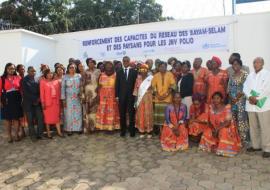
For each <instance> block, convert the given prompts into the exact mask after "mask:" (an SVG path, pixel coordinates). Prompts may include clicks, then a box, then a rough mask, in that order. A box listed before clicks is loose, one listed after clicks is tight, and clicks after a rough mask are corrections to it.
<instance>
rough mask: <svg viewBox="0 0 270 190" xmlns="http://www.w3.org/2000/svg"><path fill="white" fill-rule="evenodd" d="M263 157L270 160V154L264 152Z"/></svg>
mask: <svg viewBox="0 0 270 190" xmlns="http://www.w3.org/2000/svg"><path fill="white" fill-rule="evenodd" d="M262 157H263V158H270V152H263V154H262Z"/></svg>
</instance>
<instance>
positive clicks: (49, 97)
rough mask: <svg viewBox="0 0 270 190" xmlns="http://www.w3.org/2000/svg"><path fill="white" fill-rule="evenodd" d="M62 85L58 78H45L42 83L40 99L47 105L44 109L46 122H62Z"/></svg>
mask: <svg viewBox="0 0 270 190" xmlns="http://www.w3.org/2000/svg"><path fill="white" fill-rule="evenodd" d="M60 89H61V87H60V82H59V81H58V80H53V81H47V80H43V82H42V83H41V84H40V99H41V103H42V104H43V105H45V109H44V110H43V114H44V122H45V124H57V123H60V96H61V92H60V91H61V90H60Z"/></svg>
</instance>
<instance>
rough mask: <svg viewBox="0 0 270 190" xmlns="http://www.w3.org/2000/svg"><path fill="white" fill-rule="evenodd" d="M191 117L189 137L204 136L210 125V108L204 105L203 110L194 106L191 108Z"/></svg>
mask: <svg viewBox="0 0 270 190" xmlns="http://www.w3.org/2000/svg"><path fill="white" fill-rule="evenodd" d="M189 115H190V116H189V118H190V122H189V135H192V136H198V135H200V134H202V133H203V132H204V130H205V129H206V128H207V125H208V117H209V106H208V105H207V104H202V107H201V108H199V109H196V108H195V106H194V105H193V104H192V105H191V106H190V112H189ZM201 122H202V123H201ZM204 123H205V124H204Z"/></svg>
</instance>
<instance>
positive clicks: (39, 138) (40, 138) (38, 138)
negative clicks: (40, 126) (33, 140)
mask: <svg viewBox="0 0 270 190" xmlns="http://www.w3.org/2000/svg"><path fill="white" fill-rule="evenodd" d="M37 140H46V139H45V138H44V137H41V136H39V137H37Z"/></svg>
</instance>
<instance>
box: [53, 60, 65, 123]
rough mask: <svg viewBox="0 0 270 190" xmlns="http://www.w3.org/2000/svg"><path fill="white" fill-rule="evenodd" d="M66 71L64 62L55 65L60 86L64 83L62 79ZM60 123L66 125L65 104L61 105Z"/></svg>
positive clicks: (55, 76) (55, 73)
mask: <svg viewBox="0 0 270 190" xmlns="http://www.w3.org/2000/svg"><path fill="white" fill-rule="evenodd" d="M64 73H65V67H64V66H63V65H62V64H59V65H58V66H56V67H55V72H54V80H58V81H59V83H60V86H61V85H62V80H63V78H64ZM60 125H61V127H63V125H64V107H63V104H61V105H60Z"/></svg>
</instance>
